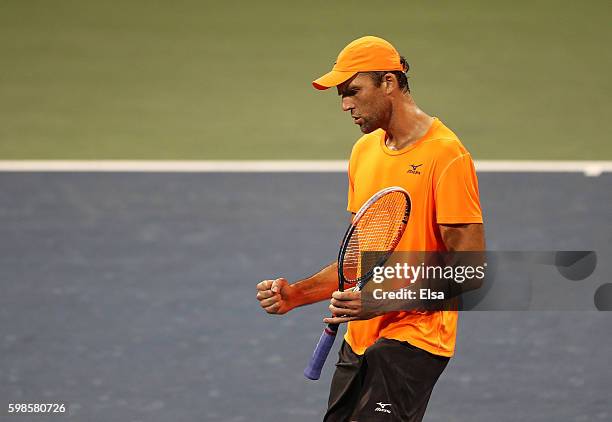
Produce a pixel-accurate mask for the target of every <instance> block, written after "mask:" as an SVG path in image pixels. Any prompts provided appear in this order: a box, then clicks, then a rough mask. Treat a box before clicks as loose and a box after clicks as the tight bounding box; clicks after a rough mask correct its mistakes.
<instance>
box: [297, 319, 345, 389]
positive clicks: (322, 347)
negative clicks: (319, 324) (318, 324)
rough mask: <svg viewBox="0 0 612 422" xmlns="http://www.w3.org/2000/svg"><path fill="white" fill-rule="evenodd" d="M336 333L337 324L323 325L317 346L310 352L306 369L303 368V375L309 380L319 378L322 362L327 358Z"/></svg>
mask: <svg viewBox="0 0 612 422" xmlns="http://www.w3.org/2000/svg"><path fill="white" fill-rule="evenodd" d="M336 334H338V324H329V325H328V326H327V327H325V330H323V334H321V338H319V342H318V343H317V347H316V348H315V350H314V352H313V353H312V357H311V358H310V362H308V366H307V367H306V369H304V376H305V377H306V378H308V379H311V380H318V379H319V377H320V376H321V370H322V369H323V364H324V363H325V360H326V359H327V355H328V354H329V351H330V350H331V348H332V346H333V345H334V340H335V339H336Z"/></svg>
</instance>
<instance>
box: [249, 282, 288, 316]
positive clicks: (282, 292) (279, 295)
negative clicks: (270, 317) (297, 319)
mask: <svg viewBox="0 0 612 422" xmlns="http://www.w3.org/2000/svg"><path fill="white" fill-rule="evenodd" d="M292 290H293V288H292V287H291V285H290V284H289V283H288V282H287V280H285V279H284V278H277V279H276V280H264V281H262V282H261V283H259V284H258V285H257V300H259V304H260V305H261V307H262V308H264V310H265V311H266V312H267V313H269V314H277V315H282V314H286V313H287V312H289V311H290V310H292V309H293V308H295V305H294V304H293V301H292V297H291V294H292Z"/></svg>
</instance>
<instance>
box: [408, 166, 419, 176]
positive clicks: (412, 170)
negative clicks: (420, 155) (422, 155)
mask: <svg viewBox="0 0 612 422" xmlns="http://www.w3.org/2000/svg"><path fill="white" fill-rule="evenodd" d="M422 165H423V164H410V170H408V173H410V174H421V172H420V171H419V170H418V168H419V167H421V166H422Z"/></svg>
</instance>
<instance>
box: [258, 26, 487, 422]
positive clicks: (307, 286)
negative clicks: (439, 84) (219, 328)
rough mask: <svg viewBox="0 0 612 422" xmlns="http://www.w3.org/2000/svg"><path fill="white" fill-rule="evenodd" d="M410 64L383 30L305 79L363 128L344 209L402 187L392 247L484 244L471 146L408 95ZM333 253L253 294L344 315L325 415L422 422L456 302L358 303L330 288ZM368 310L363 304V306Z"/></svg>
mask: <svg viewBox="0 0 612 422" xmlns="http://www.w3.org/2000/svg"><path fill="white" fill-rule="evenodd" d="M407 71H408V64H407V62H406V60H405V59H404V58H403V57H401V56H400V54H399V53H398V52H397V50H396V49H395V48H394V47H393V46H392V45H391V44H390V43H389V42H387V41H385V40H384V39H381V38H378V37H373V36H366V37H363V38H359V39H357V40H355V41H353V42H351V43H350V44H348V45H347V46H346V47H345V48H344V49H343V50H342V51H341V52H340V54H339V56H338V58H337V60H336V63H335V65H334V66H333V69H332V70H331V71H330V72H329V73H326V74H325V75H323V76H321V77H320V78H318V79H317V80H315V81H314V82H313V86H314V87H315V88H317V89H319V90H324V89H328V88H332V87H335V88H336V89H337V91H338V95H339V96H340V97H341V99H342V110H343V111H346V112H348V113H350V115H351V118H352V119H353V122H354V123H355V124H357V125H359V128H360V129H361V132H363V133H364V135H363V136H362V137H361V138H360V139H359V140H358V141H357V142H356V143H355V145H354V147H353V150H352V153H351V157H350V162H349V171H348V179H349V180H348V185H349V186H348V211H350V212H352V213H355V212H356V211H357V210H358V209H359V208H360V206H361V205H362V204H363V203H364V202H365V201H366V200H367V199H368V198H369V197H370V196H371V195H372V194H374V193H375V192H377V191H379V190H380V189H382V188H385V187H388V186H401V187H403V188H404V189H406V190H407V191H408V192H409V193H410V196H411V199H412V211H411V215H410V220H409V222H408V227H407V230H406V233H405V235H404V236H403V238H402V240H401V241H400V244H399V245H398V247H397V250H402V251H483V250H484V247H485V240H484V229H483V224H482V213H481V208H480V200H479V193H478V182H477V179H476V173H475V170H474V164H473V162H472V158H471V156H470V153H469V152H468V151H467V150H466V148H465V147H464V146H463V144H462V143H461V142H460V141H459V139H458V138H457V136H456V135H455V134H454V133H453V132H452V131H451V130H450V129H449V128H447V127H446V126H445V125H444V124H443V123H442V121H440V119H438V118H436V117H432V116H429V115H428V114H427V113H425V112H424V111H422V110H421V109H420V108H419V107H418V106H417V105H416V103H415V101H414V99H413V97H412V95H411V93H410V88H409V85H408V79H407V75H406V73H407ZM337 286H338V276H337V264H336V263H335V262H334V263H333V264H330V265H329V266H327V267H325V268H323V269H322V270H321V271H320V272H318V273H317V274H315V275H313V276H312V277H309V278H306V279H303V280H300V281H297V282H295V283H293V284H289V283H288V282H287V280H286V279H284V278H278V279H275V280H264V281H262V282H260V283H259V284H258V285H257V299H258V300H259V301H260V304H261V306H262V308H263V309H264V310H265V311H266V312H268V313H270V314H284V313H286V312H288V311H290V310H292V309H294V308H296V307H299V306H303V305H307V304H310V303H315V302H319V301H322V300H329V299H330V298H331V301H330V306H329V309H330V310H331V312H332V317H329V318H325V319H324V321H325V322H326V323H345V322H347V323H348V327H347V331H346V335H345V337H344V342H343V343H342V346H341V349H340V353H339V361H338V363H337V365H336V371H335V373H334V376H333V380H332V384H331V389H330V395H329V402H328V409H327V412H326V414H325V418H324V420H325V421H331V422H336V421H338V422H340V421H342V422H344V421H358V422H368V421H409V422H417V421H421V420H422V418H423V415H424V413H425V409H426V407H427V403H428V401H429V397H430V395H431V393H432V390H433V388H434V385H435V384H436V381H437V380H438V378H439V377H440V375H441V374H442V372H443V370H444V368H445V367H446V365H447V364H448V361H449V358H450V357H451V356H452V355H453V353H454V350H455V338H456V329H457V317H458V313H457V311H429V312H422V311H397V312H388V313H384V314H382V315H378V314H374V313H373V311H371V310H367V309H364V307H363V306H362V301H361V292H354V291H345V292H338V291H336V289H337ZM368 309H369V308H368Z"/></svg>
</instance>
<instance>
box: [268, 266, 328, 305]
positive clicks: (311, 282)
mask: <svg viewBox="0 0 612 422" xmlns="http://www.w3.org/2000/svg"><path fill="white" fill-rule="evenodd" d="M336 290H338V263H337V262H333V263H331V264H329V265H328V266H326V267H325V268H323V269H322V270H321V271H319V272H318V273H316V274H315V275H313V276H311V277H308V278H305V279H303V280H300V281H298V282H296V283H293V284H289V283H288V282H287V280H286V279H284V278H277V279H276V280H264V281H262V282H261V283H259V284H258V285H257V300H259V304H260V305H261V307H262V308H263V309H264V310H265V311H266V312H267V313H269V314H278V315H282V314H285V313H287V312H289V311H290V310H292V309H293V308H297V307H298V306H304V305H309V304H311V303H316V302H320V301H322V300H327V299H329V298H331V296H332V293H333V292H334V291H336Z"/></svg>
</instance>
